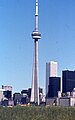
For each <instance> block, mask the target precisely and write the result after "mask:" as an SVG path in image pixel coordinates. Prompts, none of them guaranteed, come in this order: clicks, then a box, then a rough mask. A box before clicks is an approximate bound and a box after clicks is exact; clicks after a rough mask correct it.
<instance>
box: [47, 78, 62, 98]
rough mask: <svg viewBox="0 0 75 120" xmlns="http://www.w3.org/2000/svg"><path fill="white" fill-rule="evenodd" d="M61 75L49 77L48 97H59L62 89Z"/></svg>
mask: <svg viewBox="0 0 75 120" xmlns="http://www.w3.org/2000/svg"><path fill="white" fill-rule="evenodd" d="M60 80H61V79H60V77H49V85H48V98H50V97H57V96H58V91H60Z"/></svg>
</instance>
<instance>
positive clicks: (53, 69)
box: [46, 61, 57, 96]
mask: <svg viewBox="0 0 75 120" xmlns="http://www.w3.org/2000/svg"><path fill="white" fill-rule="evenodd" d="M49 77H57V62H54V61H50V62H48V63H46V96H47V94H48V85H49Z"/></svg>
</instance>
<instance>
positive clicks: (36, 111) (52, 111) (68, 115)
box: [0, 107, 75, 120]
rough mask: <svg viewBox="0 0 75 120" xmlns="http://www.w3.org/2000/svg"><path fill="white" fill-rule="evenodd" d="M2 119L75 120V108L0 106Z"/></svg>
mask: <svg viewBox="0 0 75 120" xmlns="http://www.w3.org/2000/svg"><path fill="white" fill-rule="evenodd" d="M0 120H75V108H74V107H12V108H8V107H0Z"/></svg>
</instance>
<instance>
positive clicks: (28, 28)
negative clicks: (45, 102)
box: [0, 0, 75, 92]
mask: <svg viewBox="0 0 75 120" xmlns="http://www.w3.org/2000/svg"><path fill="white" fill-rule="evenodd" d="M34 14H35V0H29V1H28V0H0V86H1V85H12V86H13V90H14V91H19V92H20V91H21V90H22V89H25V88H28V87H31V81H32V66H33V52H34V41H33V40H32V37H31V33H32V31H33V30H34V25H35V23H34V22H35V16H34ZM39 31H40V32H41V36H42V37H41V39H40V40H39V82H40V86H41V87H44V88H45V77H46V75H45V73H46V62H49V61H51V60H54V61H57V62H58V76H60V74H61V71H62V70H65V69H70V70H75V0H39Z"/></svg>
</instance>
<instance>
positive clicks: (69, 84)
mask: <svg viewBox="0 0 75 120" xmlns="http://www.w3.org/2000/svg"><path fill="white" fill-rule="evenodd" d="M74 88H75V71H69V70H65V71H62V92H63V93H66V92H72V90H73V89H74Z"/></svg>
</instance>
